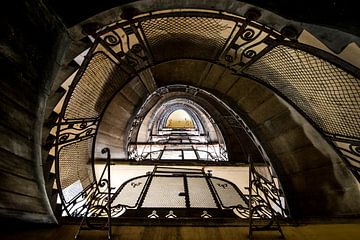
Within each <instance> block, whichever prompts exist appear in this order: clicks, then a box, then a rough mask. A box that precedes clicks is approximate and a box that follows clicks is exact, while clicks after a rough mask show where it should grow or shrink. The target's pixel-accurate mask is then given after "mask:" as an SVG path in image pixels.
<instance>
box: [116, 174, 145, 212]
mask: <svg viewBox="0 0 360 240" xmlns="http://www.w3.org/2000/svg"><path fill="white" fill-rule="evenodd" d="M147 179H148V176H145V177H140V178H136V179H133V180H132V181H130V182H127V183H126V184H125V185H124V186H123V188H121V189H120V191H119V193H118V194H117V196H116V198H115V199H114V201H113V202H112V206H116V205H118V204H120V205H125V206H129V207H135V206H136V205H137V203H138V200H139V198H140V195H141V192H142V190H143V189H144V186H145V183H146V180H147Z"/></svg>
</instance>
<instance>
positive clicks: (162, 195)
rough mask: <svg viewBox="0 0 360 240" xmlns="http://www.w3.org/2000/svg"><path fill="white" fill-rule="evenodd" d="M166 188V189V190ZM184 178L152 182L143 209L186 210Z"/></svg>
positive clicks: (169, 178)
mask: <svg viewBox="0 0 360 240" xmlns="http://www.w3.org/2000/svg"><path fill="white" fill-rule="evenodd" d="M164 186H166V188H165V189H164ZM184 192H185V188H184V178H183V177H158V176H154V177H153V178H152V180H151V183H150V186H149V189H148V191H147V193H146V195H145V198H144V202H143V204H142V207H146V208H185V207H186V203H185V195H184V194H181V193H184Z"/></svg>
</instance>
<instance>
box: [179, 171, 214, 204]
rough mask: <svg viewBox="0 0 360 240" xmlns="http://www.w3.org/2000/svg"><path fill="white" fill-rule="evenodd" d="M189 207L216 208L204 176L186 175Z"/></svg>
mask: <svg viewBox="0 0 360 240" xmlns="http://www.w3.org/2000/svg"><path fill="white" fill-rule="evenodd" d="M186 179H187V185H188V192H189V200H190V207H192V208H217V206H216V203H215V200H214V198H213V195H212V193H211V191H210V189H209V186H208V184H207V181H206V178H203V177H202V178H199V177H198V178H194V177H187V178H186Z"/></svg>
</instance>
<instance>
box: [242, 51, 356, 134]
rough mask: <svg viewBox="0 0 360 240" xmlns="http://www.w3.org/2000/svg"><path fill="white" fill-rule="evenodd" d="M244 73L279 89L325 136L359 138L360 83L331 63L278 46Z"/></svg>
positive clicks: (302, 52)
mask: <svg viewBox="0 0 360 240" xmlns="http://www.w3.org/2000/svg"><path fill="white" fill-rule="evenodd" d="M245 72H246V73H247V74H250V75H252V76H255V77H257V78H258V79H260V80H262V81H264V82H265V83H267V84H270V85H271V86H273V87H274V88H276V89H278V90H279V91H280V92H281V93H283V94H284V95H285V96H286V97H287V98H289V99H290V100H291V101H292V102H294V103H295V105H297V106H298V107H299V108H300V109H301V110H302V111H304V113H305V114H306V115H307V116H308V117H310V118H311V119H312V120H313V121H314V122H315V123H316V124H317V125H318V126H319V127H320V128H321V129H323V130H324V131H325V132H328V133H332V134H339V135H345V136H353V137H360V127H359V126H360V108H359V106H360V81H359V80H358V79H356V78H354V77H353V76H352V75H350V74H348V73H346V72H344V71H343V70H341V69H339V68H338V67H336V66H334V65H332V64H331V63H329V62H326V61H324V60H322V59H320V58H318V57H316V56H313V55H311V54H309V53H306V52H304V51H301V50H298V49H293V48H290V47H285V46H277V47H275V48H274V49H272V50H271V51H270V52H269V53H267V54H265V55H264V56H263V57H262V58H261V59H259V60H258V61H256V62H255V63H254V64H252V65H251V66H250V67H249V68H248V69H247V70H245Z"/></svg>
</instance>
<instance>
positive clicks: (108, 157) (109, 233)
mask: <svg viewBox="0 0 360 240" xmlns="http://www.w3.org/2000/svg"><path fill="white" fill-rule="evenodd" d="M110 158H111V156H110V150H109V149H108V156H107V161H106V165H107V168H108V169H107V174H108V176H107V177H108V203H107V209H108V239H109V240H111V230H112V229H111V176H110V175H111V174H110Z"/></svg>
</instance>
